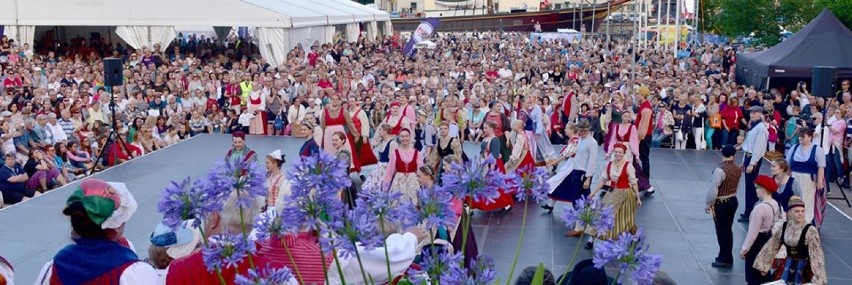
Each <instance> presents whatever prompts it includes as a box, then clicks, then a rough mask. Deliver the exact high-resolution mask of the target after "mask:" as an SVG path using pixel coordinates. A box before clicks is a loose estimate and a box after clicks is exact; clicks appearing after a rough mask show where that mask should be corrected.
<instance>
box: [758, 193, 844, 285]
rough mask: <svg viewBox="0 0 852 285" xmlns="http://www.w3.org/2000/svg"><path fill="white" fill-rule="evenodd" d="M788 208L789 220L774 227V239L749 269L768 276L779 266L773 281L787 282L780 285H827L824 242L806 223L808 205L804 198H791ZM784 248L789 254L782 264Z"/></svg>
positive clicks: (761, 251) (762, 250)
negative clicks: (780, 254)
mask: <svg viewBox="0 0 852 285" xmlns="http://www.w3.org/2000/svg"><path fill="white" fill-rule="evenodd" d="M788 206H789V207H790V208H789V217H790V220H789V221H786V222H783V223H776V224H775V225H774V226H773V227H772V237H770V238H769V241H768V242H766V245H764V246H763V248H762V249H761V250H760V252H759V253H758V254H757V257H756V258H755V260H754V263H753V264H746V266H752V267H754V269H756V270H757V271H758V272H760V273H761V274H764V275H767V274H769V270H770V269H772V267H773V264H779V266H778V267H777V268H775V276H773V277H774V278H772V279H773V280H779V281H782V282H784V283H779V284H816V285H823V284H828V277H827V275H826V273H825V256H824V254H823V250H822V241H820V237H819V231H818V230H817V229H815V228H814V227H812V226H811V224H810V223H808V222H807V221H805V214H806V210H805V203H804V202H803V201H802V198H799V197H798V196H792V197H790V201H789V203H788ZM781 246H784V249H785V250H784V253H786V254H785V257H784V258H783V259H781V260H780V263H779V262H776V259H775V257H776V255H777V253H778V250H779V249H780V248H781ZM808 282H810V283H808ZM772 284H775V283H772Z"/></svg>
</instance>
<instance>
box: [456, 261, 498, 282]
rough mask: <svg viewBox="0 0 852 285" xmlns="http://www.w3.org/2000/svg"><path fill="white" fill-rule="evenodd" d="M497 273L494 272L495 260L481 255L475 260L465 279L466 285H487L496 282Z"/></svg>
mask: <svg viewBox="0 0 852 285" xmlns="http://www.w3.org/2000/svg"><path fill="white" fill-rule="evenodd" d="M496 275H497V271H495V270H494V259H492V258H491V257H489V256H486V255H480V256H479V257H477V258H476V259H474V260H473V262H472V264H471V265H470V269H469V270H468V273H467V278H466V279H465V282H464V284H465V285H487V284H491V282H493V281H494V278H495V277H496Z"/></svg>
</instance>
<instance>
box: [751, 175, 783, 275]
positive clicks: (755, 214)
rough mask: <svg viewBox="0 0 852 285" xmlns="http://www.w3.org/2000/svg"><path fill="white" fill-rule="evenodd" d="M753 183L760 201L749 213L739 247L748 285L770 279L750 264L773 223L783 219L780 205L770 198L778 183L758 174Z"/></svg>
mask: <svg viewBox="0 0 852 285" xmlns="http://www.w3.org/2000/svg"><path fill="white" fill-rule="evenodd" d="M754 184H755V192H757V193H756V194H757V197H758V199H759V201H760V202H759V203H757V205H756V206H754V209H753V210H752V212H751V213H750V214H749V223H748V233H747V234H746V237H745V240H744V241H743V246H742V248H741V249H740V258H742V259H745V263H746V268H745V279H746V282H747V283H748V284H749V285H758V284H764V283H767V282H769V281H772V280H771V277H770V276H767V275H766V274H762V273H761V272H760V271H759V270H757V269H755V268H753V266H752V265H753V264H755V261H756V259H757V255H758V254H759V253H760V252H761V251H762V250H763V248H764V245H766V243H767V242H768V241H769V240H770V239H771V237H772V233H771V232H770V231H771V230H772V228H773V226H774V225H775V223H777V222H778V221H783V220H784V216H783V211H782V209H781V205H779V204H778V202H776V201H775V200H774V199H772V194H773V193H775V191H777V190H778V183H775V180H773V179H772V178H771V177H769V176H766V175H758V176H757V178H755V180H754ZM777 253H778V248H775V250H773V255H774V254H777Z"/></svg>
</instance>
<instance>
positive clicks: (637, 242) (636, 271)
mask: <svg viewBox="0 0 852 285" xmlns="http://www.w3.org/2000/svg"><path fill="white" fill-rule="evenodd" d="M593 261H594V263H595V267H597V268H603V267H604V266H606V265H612V266H614V267H616V268H618V270H619V272H620V273H622V274H619V275H622V276H623V273H625V272H628V271H629V272H630V280H631V281H633V283H634V284H641V285H650V284H652V283H653V280H654V275H655V274H656V273H657V271H658V270H659V269H660V265H662V263H663V258H662V257H661V256H660V255H656V254H649V253H648V245H647V244H646V243H645V236H644V234H643V232H642V230H641V229H640V230H638V231H637V232H636V234H631V233H629V232H625V233H622V234H620V235H619V236H618V239H617V240H612V241H602V242H600V243H599V244H598V245H597V246H596V248H595V254H594V259H593ZM618 281H619V282H621V280H618Z"/></svg>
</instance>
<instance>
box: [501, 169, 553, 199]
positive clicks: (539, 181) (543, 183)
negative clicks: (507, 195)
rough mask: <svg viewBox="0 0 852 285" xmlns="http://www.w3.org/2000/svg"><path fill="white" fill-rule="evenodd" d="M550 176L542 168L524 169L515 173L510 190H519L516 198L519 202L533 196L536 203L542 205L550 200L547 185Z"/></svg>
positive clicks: (511, 178) (511, 179)
mask: <svg viewBox="0 0 852 285" xmlns="http://www.w3.org/2000/svg"><path fill="white" fill-rule="evenodd" d="M549 177H550V174H548V172H547V171H546V170H545V169H544V168H542V167H533V166H529V167H524V168H520V169H518V170H516V171H515V175H512V176H511V177H510V180H509V181H510V182H509V184H510V188H512V189H517V191H516V192H515V198H517V199H518V201H524V200H526V199H527V195H530V196H532V197H533V198H534V199H535V201H536V203H542V202H544V201H547V200H548V199H549V198H548V197H547V194H549V193H550V187H549V186H548V184H547V179H548V178H549Z"/></svg>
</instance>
